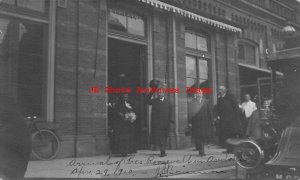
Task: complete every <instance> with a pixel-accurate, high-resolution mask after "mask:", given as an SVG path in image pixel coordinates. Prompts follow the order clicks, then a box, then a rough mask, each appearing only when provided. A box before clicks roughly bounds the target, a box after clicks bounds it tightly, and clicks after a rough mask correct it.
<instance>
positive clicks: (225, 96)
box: [216, 86, 241, 152]
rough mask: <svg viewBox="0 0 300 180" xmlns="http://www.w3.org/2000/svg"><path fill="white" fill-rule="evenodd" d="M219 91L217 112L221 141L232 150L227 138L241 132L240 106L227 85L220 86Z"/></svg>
mask: <svg viewBox="0 0 300 180" xmlns="http://www.w3.org/2000/svg"><path fill="white" fill-rule="evenodd" d="M218 93H219V94H218V101H217V105H216V112H217V115H218V121H219V122H218V123H219V141H220V144H221V145H222V146H224V147H226V148H227V150H228V151H229V152H230V151H232V148H231V147H230V146H229V145H227V144H226V139H228V138H234V137H237V136H238V135H239V134H240V126H241V122H240V118H239V113H240V112H239V106H238V102H237V100H236V98H235V97H234V96H233V95H232V94H230V93H229V92H228V91H227V89H226V87H225V86H220V87H219V91H218Z"/></svg>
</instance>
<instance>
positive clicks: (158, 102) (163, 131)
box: [147, 82, 171, 157]
mask: <svg viewBox="0 0 300 180" xmlns="http://www.w3.org/2000/svg"><path fill="white" fill-rule="evenodd" d="M150 84H151V83H150ZM150 86H151V85H150ZM157 86H158V88H162V87H163V85H162V83H161V82H160V83H159V84H157ZM152 87H153V86H152ZM147 103H148V105H152V112H151V138H152V142H153V144H155V145H157V146H158V147H159V149H160V157H164V156H166V155H167V154H166V144H167V138H168V133H169V129H170V123H171V120H170V115H171V109H170V108H171V104H170V101H169V100H168V99H167V97H166V94H165V93H163V92H160V93H159V92H154V93H150V94H148V96H147Z"/></svg>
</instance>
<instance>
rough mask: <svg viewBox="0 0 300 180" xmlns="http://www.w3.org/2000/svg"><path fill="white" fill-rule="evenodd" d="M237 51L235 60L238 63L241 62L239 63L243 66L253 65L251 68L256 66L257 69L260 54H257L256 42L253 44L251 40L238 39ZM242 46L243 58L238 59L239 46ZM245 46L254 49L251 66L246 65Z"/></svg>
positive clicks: (257, 45) (257, 46)
mask: <svg viewBox="0 0 300 180" xmlns="http://www.w3.org/2000/svg"><path fill="white" fill-rule="evenodd" d="M237 44H238V49H237V58H238V61H239V62H241V63H245V64H249V65H253V66H257V67H259V64H260V56H261V55H260V53H259V48H260V47H259V44H257V43H256V42H253V41H251V40H248V39H239V40H238V43H237ZM240 45H242V46H243V47H244V48H243V50H244V58H240V57H239V53H240V52H239V46H240ZM246 46H251V47H253V49H254V53H255V54H254V62H253V64H250V63H247V62H246V61H247V57H246V53H245V51H246Z"/></svg>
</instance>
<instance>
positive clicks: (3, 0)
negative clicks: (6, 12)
mask: <svg viewBox="0 0 300 180" xmlns="http://www.w3.org/2000/svg"><path fill="white" fill-rule="evenodd" d="M2 3H5V4H10V5H14V4H15V0H2Z"/></svg>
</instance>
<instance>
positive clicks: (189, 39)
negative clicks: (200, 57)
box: [185, 32, 197, 49]
mask: <svg viewBox="0 0 300 180" xmlns="http://www.w3.org/2000/svg"><path fill="white" fill-rule="evenodd" d="M196 44H197V38H196V35H195V34H191V33H189V32H186V33H185V47H188V48H193V49H196V46H197V45H196Z"/></svg>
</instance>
